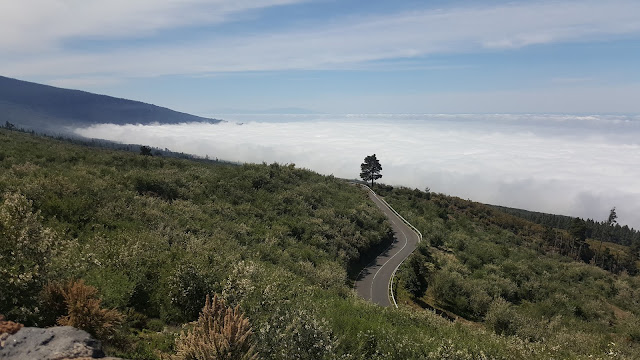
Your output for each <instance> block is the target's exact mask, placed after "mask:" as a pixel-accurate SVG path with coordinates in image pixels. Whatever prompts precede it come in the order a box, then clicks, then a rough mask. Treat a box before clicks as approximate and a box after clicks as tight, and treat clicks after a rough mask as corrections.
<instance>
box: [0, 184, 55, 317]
mask: <svg viewBox="0 0 640 360" xmlns="http://www.w3.org/2000/svg"><path fill="white" fill-rule="evenodd" d="M0 239H1V240H0V279H2V281H0V311H2V312H3V313H5V314H7V315H10V316H12V317H14V318H17V319H19V320H21V321H25V320H27V321H29V320H28V319H31V320H34V316H33V315H34V314H35V312H36V310H35V309H34V308H32V307H31V306H32V305H34V304H35V302H36V298H37V295H38V293H39V292H40V290H41V288H42V286H43V284H44V283H45V281H46V277H47V274H48V270H49V264H50V259H51V257H52V256H53V255H54V252H55V250H54V249H56V246H59V245H60V244H59V242H58V241H57V237H56V234H55V233H54V232H53V230H51V229H48V228H45V227H44V226H42V217H41V216H40V214H39V213H38V212H34V211H33V209H32V202H31V201H29V200H27V198H26V197H25V196H23V195H21V194H15V193H7V194H5V195H4V201H3V202H2V203H0Z"/></svg>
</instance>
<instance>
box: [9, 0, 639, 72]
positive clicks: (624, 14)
mask: <svg viewBox="0 0 640 360" xmlns="http://www.w3.org/2000/svg"><path fill="white" fill-rule="evenodd" d="M295 2H299V1H298V0H262V1H257V2H256V1H213V2H212V1H204V0H189V1H174V0H171V1H169V0H165V1H151V0H133V1H132V0H129V1H122V0H115V1H109V2H99V1H50V0H24V1H21V2H15V1H14V2H6V3H5V4H3V5H0V46H1V47H2V48H3V52H5V55H6V56H5V59H6V60H4V61H3V60H0V66H2V68H3V72H5V74H6V75H10V76H17V77H25V76H50V77H51V76H57V77H60V76H62V77H77V76H89V77H96V76H97V75H105V74H109V75H112V76H118V77H148V76H161V75H172V74H208V73H217V72H237V71H274V70H276V71H277V70H291V69H336V68H337V69H339V68H343V67H344V66H345V65H351V66H353V65H354V64H365V63H367V62H370V61H379V60H386V59H398V58H411V57H418V56H425V55H429V54H442V53H447V54H449V53H470V52H471V53H473V52H482V51H486V50H492V49H504V48H519V47H524V46H529V45H539V44H550V43H563V42H582V41H594V40H602V39H609V38H611V37H620V36H629V35H632V36H637V35H638V34H639V33H640V20H638V16H637V14H638V13H640V3H639V2H637V1H631V0H611V1H606V2H603V1H599V0H582V1H572V0H562V1H533V2H515V3H507V4H502V5H482V6H465V7H454V8H451V7H449V8H444V9H435V10H434V9H429V10H416V11H411V12H400V13H393V14H385V15H370V16H359V17H348V18H335V19H326V21H324V22H323V23H321V24H320V23H312V24H304V23H303V24H301V26H298V27H296V28H287V29H285V30H282V29H278V30H273V29H267V30H266V32H265V30H264V29H263V30H261V31H260V32H254V33H244V34H239V33H231V34H220V33H217V32H212V33H209V34H208V35H207V36H204V37H198V38H197V40H191V39H180V40H179V41H171V40H169V39H168V38H163V37H161V39H157V38H155V36H157V35H158V33H160V32H162V31H169V30H172V29H182V28H190V27H194V26H198V25H201V26H207V25H209V26H210V25H212V24H216V23H221V22H227V21H232V20H234V19H236V18H238V17H239V16H241V15H243V14H246V13H247V12H250V11H252V10H256V9H263V8H267V7H272V6H278V5H284V4H291V3H295ZM86 39H103V40H104V39H115V40H133V39H146V40H152V41H149V42H148V43H144V44H137V46H135V47H132V46H131V44H128V43H125V44H127V45H128V46H120V47H118V46H117V43H113V44H111V45H110V46H109V47H107V48H106V49H102V50H101V49H100V48H98V49H95V48H94V49H93V51H78V50H77V49H76V50H70V49H66V48H65V46H66V45H67V44H69V43H70V42H73V41H74V40H86ZM160 40H161V41H160ZM114 44H115V45H114ZM104 50H107V51H104ZM34 54H39V56H32V55H34ZM17 60H18V61H17Z"/></svg>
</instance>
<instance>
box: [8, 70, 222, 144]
mask: <svg viewBox="0 0 640 360" xmlns="http://www.w3.org/2000/svg"><path fill="white" fill-rule="evenodd" d="M0 121H2V123H5V121H9V122H11V123H13V124H15V125H16V126H18V127H24V128H29V129H35V130H43V131H63V130H64V127H68V126H83V125H84V126H86V125H91V124H101V123H113V124H149V123H154V122H158V123H162V124H175V123H181V122H203V121H204V122H214V123H215V122H219V121H220V120H216V119H208V118H204V117H200V116H194V115H190V114H186V113H182V112H178V111H173V110H171V109H167V108H163V107H160V106H156V105H151V104H146V103H143V102H139V101H132V100H127V99H119V98H114V97H111V96H106V95H97V94H92V93H89V92H85V91H79V90H69V89H62V88H57V87H53V86H48V85H42V84H37V83H32V82H27V81H21V80H17V79H12V78H7V77H3V76H0Z"/></svg>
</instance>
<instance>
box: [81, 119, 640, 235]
mask: <svg viewBox="0 0 640 360" xmlns="http://www.w3.org/2000/svg"><path fill="white" fill-rule="evenodd" d="M253 117H254V118H259V117H258V116H253ZM305 118H306V119H308V118H309V115H305ZM639 120H640V119H638V118H634V117H624V116H612V117H600V116H585V117H571V116H544V115H517V116H516V115H439V116H432V115H418V116H416V115H399V116H389V115H378V116H375V115H374V116H368V115H353V116H349V117H345V116H334V117H332V116H318V120H317V121H305V122H289V123H258V122H253V123H248V124H245V125H236V124H234V123H228V124H220V125H207V124H186V125H185V124H183V125H164V126H136V125H126V126H116V125H98V126H93V127H91V128H87V129H78V130H77V133H78V134H81V135H84V136H89V137H100V138H106V139H111V140H116V141H123V142H131V143H144V144H149V145H153V146H158V147H161V148H164V147H169V148H171V149H173V150H178V151H184V152H188V153H194V154H199V155H202V156H204V155H209V156H210V157H217V158H221V159H227V160H234V161H242V162H263V161H266V162H273V161H277V162H281V163H291V162H293V163H296V164H297V165H298V166H300V167H306V168H310V169H313V170H315V171H319V172H321V173H325V174H334V175H336V176H340V177H347V178H354V177H356V176H357V174H358V169H359V165H360V163H361V162H362V159H363V158H364V156H366V155H369V154H371V153H376V154H377V155H378V158H379V159H380V161H381V163H382V165H383V175H384V177H383V180H384V181H385V182H387V183H390V184H397V185H406V186H410V187H418V188H424V187H425V186H429V187H431V189H432V190H434V191H437V192H444V193H448V194H452V195H457V196H460V197H463V198H470V199H472V200H476V201H481V202H486V203H494V204H501V205H507V206H514V207H520V208H526V209H531V210H538V211H545V212H552V213H562V214H569V215H573V216H582V217H591V218H595V219H604V218H605V217H606V216H607V214H608V210H609V209H610V208H611V207H613V206H617V208H618V214H619V215H620V221H621V222H622V223H626V224H630V225H632V226H634V227H636V228H638V227H640V215H639V214H640V189H638V187H637V179H638V178H640V145H639V143H638V142H637V140H636V141H635V142H632V143H629V142H627V143H626V144H624V143H621V142H620V141H619V139H620V137H621V136H624V134H629V133H632V134H638V133H640V129H639V126H640V124H638V121H639ZM589 124H591V125H589ZM594 124H595V125H594ZM585 125H587V126H586V129H587V130H584V129H582V130H581V128H582V127H584V126H585ZM604 128H609V129H613V131H612V132H611V133H608V134H607V133H605V134H603V133H601V132H600V130H599V129H604ZM572 129H575V131H574V132H573V134H572V132H571V131H570V130H572ZM576 134H577V135H576ZM636 139H637V136H636Z"/></svg>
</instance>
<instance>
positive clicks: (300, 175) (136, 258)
mask: <svg viewBox="0 0 640 360" xmlns="http://www.w3.org/2000/svg"><path fill="white" fill-rule="evenodd" d="M418 194H419V195H418ZM385 195H386V196H387V197H388V199H389V200H390V201H392V202H393V203H394V204H395V205H397V206H398V208H399V211H401V212H402V213H405V212H406V213H407V214H408V216H409V218H410V220H411V221H412V222H414V223H415V224H416V225H417V226H418V227H419V228H420V229H421V230H422V231H423V232H424V233H425V235H426V236H425V238H426V239H428V241H429V242H430V244H431V245H433V247H430V246H424V245H423V246H422V247H421V249H420V252H418V253H417V254H416V256H417V258H416V260H409V261H408V262H407V264H408V265H409V266H410V267H412V269H413V271H414V275H415V276H414V278H415V279H416V285H417V286H415V288H414V290H413V291H415V292H420V291H422V290H423V288H425V287H426V289H427V290H426V295H425V296H423V297H421V299H422V300H421V301H423V302H425V303H427V302H429V303H432V304H434V305H435V306H437V307H439V308H444V309H445V310H448V311H451V312H455V313H457V314H459V315H462V316H464V317H465V318H467V319H470V320H474V321H477V322H484V323H485V324H486V327H484V326H478V325H477V324H474V323H470V322H463V321H456V322H455V323H454V322H450V321H448V320H446V319H444V318H442V317H441V316H438V315H436V314H434V313H432V312H429V311H415V309H413V308H410V307H403V308H401V309H398V310H396V309H386V308H380V307H378V306H375V305H372V304H370V303H367V302H365V301H363V300H361V299H359V298H357V297H356V296H355V293H354V292H353V290H351V289H350V285H351V284H352V280H350V279H349V278H348V274H349V273H350V272H352V270H353V267H354V266H356V264H357V263H358V262H359V260H361V258H363V257H365V256H366V255H367V252H368V251H369V250H370V249H374V248H375V247H376V246H379V245H381V244H383V243H384V242H385V241H387V240H388V238H389V230H390V227H389V225H388V223H387V222H386V220H385V218H384V216H383V214H382V213H381V212H380V211H379V210H378V209H377V208H375V207H374V205H373V204H372V203H371V202H370V201H369V200H368V197H367V194H366V193H365V192H363V191H361V190H359V189H358V188H356V187H354V186H352V185H349V184H347V183H345V182H343V181H341V180H339V179H335V178H333V177H326V176H320V175H318V174H315V173H313V172H311V171H307V170H302V169H297V168H295V166H293V165H279V164H271V165H266V164H263V165H242V166H232V165H224V164H217V163H207V162H202V161H193V160H185V159H175V158H164V157H156V156H153V157H151V156H141V155H138V154H134V153H131V152H120V151H114V150H109V149H95V148H88V147H83V146H78V145H73V144H69V143H65V142H61V141H57V140H53V139H45V138H40V137H36V136H32V135H30V134H25V133H19V132H14V131H7V130H0V276H1V277H2V279H3V281H2V282H0V313H2V314H4V315H6V317H7V318H8V320H13V321H19V322H22V323H25V324H27V325H40V326H49V325H53V324H54V323H56V322H58V323H60V321H61V320H62V321H63V323H74V317H76V318H77V317H80V316H86V315H83V313H82V311H85V310H86V309H85V307H83V306H81V305H83V304H81V302H83V301H84V302H88V303H90V304H91V306H89V307H88V308H91V309H93V310H92V313H94V314H101V316H103V317H104V318H105V319H104V320H103V322H102V323H100V322H96V325H95V326H96V327H97V328H96V329H95V331H93V332H94V333H95V334H96V335H97V336H99V337H100V338H101V339H102V340H104V341H105V342H106V343H107V345H108V346H109V347H108V351H109V352H110V353H111V354H114V355H120V356H123V357H127V358H131V359H158V358H159V357H161V356H162V355H163V354H165V355H166V354H175V353H176V352H177V351H178V350H180V349H182V348H180V347H176V338H178V340H179V341H178V343H179V344H182V343H184V341H186V340H185V336H186V337H188V336H189V335H188V334H194V332H191V333H189V332H182V331H181V328H180V327H181V325H183V324H184V323H186V322H191V321H195V320H197V319H198V312H199V311H200V309H201V308H202V306H203V305H204V303H205V298H206V296H207V295H208V294H210V295H211V296H212V298H213V296H214V294H217V295H219V296H220V298H221V299H223V300H224V302H225V304H228V306H230V307H233V308H234V309H240V310H241V311H242V313H243V314H244V315H243V316H245V317H246V319H247V320H248V321H249V322H250V324H251V326H252V329H253V335H252V343H253V344H255V348H253V349H254V350H255V351H256V353H257V354H259V356H260V357H261V358H265V359H337V358H345V359H394V358H395V359H414V358H422V359H442V358H460V359H481V358H500V359H536V358H537V359H548V358H576V357H584V358H586V357H588V356H589V355H595V356H596V357H606V356H609V355H608V354H618V355H620V356H625V355H626V356H627V357H631V356H632V355H633V354H635V351H637V350H638V347H637V345H636V342H637V341H638V339H639V338H640V333H639V332H640V331H639V330H638V325H637V324H638V323H637V317H638V316H639V315H640V314H639V313H638V308H639V306H638V299H640V294H639V293H638V292H639V290H638V289H639V288H640V284H639V281H638V278H637V277H631V276H628V275H625V274H624V273H623V274H620V275H612V274H611V273H609V272H607V271H604V270H601V269H598V268H596V267H593V266H590V265H587V264H584V263H581V262H576V261H574V260H573V259H572V258H570V257H568V256H564V255H560V254H554V253H553V251H552V250H550V249H549V248H548V246H546V245H545V244H544V243H543V242H542V240H540V241H538V240H536V239H539V236H538V235H539V232H538V230H539V229H538V228H542V227H540V226H538V225H536V224H532V223H528V222H524V220H521V219H517V218H513V217H508V218H509V219H512V220H511V221H516V220H514V219H517V221H521V223H517V225H513V226H514V227H513V229H511V230H509V229H507V228H505V227H504V226H506V224H502V223H501V221H502V220H501V218H500V219H498V218H495V217H494V215H496V214H495V213H492V212H491V210H488V209H487V208H486V207H477V206H475V205H474V204H473V203H467V202H462V201H460V200H458V199H455V198H448V197H445V196H439V195H438V196H433V197H432V198H431V199H429V195H428V194H425V193H422V192H416V193H414V192H412V191H406V190H402V189H394V190H387V191H386V192H385ZM476 212H477V213H476ZM474 214H475V215H474ZM500 224H502V225H500ZM503 225H504V226H503ZM537 229H538V230H537ZM425 244H426V243H425ZM410 270H411V269H408V270H407V269H403V272H404V273H411V271H410ZM427 275H428V276H427ZM402 281H403V282H404V283H408V277H407V276H404V277H403V279H402ZM84 284H86V285H84ZM425 285H426V286H425ZM421 287H422V288H421ZM94 288H95V289H96V290H94ZM401 295H403V294H401ZM96 297H98V298H99V299H97V298H96ZM83 299H84V300H83ZM403 299H405V301H409V300H408V299H409V297H408V296H406V294H404V295H403ZM418 300H419V299H416V302H417V301H418ZM64 304H66V307H67V309H65V306H64ZM69 304H72V305H73V307H74V311H75V312H73V313H72V311H71V310H70V308H71V307H72V306H70V305H69ZM103 308H104V309H103ZM106 309H115V310H117V312H118V313H115V312H113V311H112V310H106ZM65 311H66V313H65ZM118 314H120V315H118ZM238 319H244V317H241V316H239V315H238ZM242 321H244V320H242ZM105 323H108V324H109V325H110V327H109V328H108V329H106V330H108V331H105V329H104V328H102V329H101V328H100V326H102V325H101V324H105ZM534 326H540V329H538V328H535V327H534ZM181 333H182V334H187V335H182V336H180V334H181ZM500 334H501V335H500ZM194 336H195V335H194ZM180 339H183V342H182V343H181V342H180ZM180 346H182V345H180ZM180 351H182V350H180Z"/></svg>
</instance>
